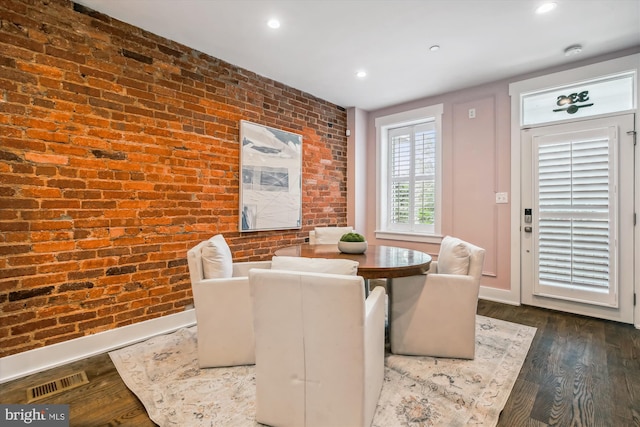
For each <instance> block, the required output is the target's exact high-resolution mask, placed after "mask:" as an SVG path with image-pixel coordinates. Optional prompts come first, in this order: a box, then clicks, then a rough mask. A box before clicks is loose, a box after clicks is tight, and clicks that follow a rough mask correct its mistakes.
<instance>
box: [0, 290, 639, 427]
mask: <svg viewBox="0 0 640 427" xmlns="http://www.w3.org/2000/svg"><path fill="white" fill-rule="evenodd" d="M478 314H482V315H484V316H489V317H494V318H497V319H503V320H508V321H511V322H517V323H522V324H525V325H529V326H534V327H536V328H538V331H537V333H536V336H535V338H534V340H533V343H532V345H531V349H530V350H529V354H528V355H527V359H526V360H525V362H524V365H523V366H522V370H521V371H520V375H519V376H518V379H517V381H516V383H515V386H514V388H513V391H512V392H511V395H510V397H509V400H508V401H507V404H506V406H505V408H504V411H503V412H502V415H501V416H500V420H499V422H498V426H499V427H520V426H529V427H535V426H560V427H564V426H567V427H579V426H611V427H627V426H629V427H631V426H640V331H638V330H636V329H634V327H633V326H631V325H624V324H620V323H615V322H609V321H605V320H598V319H592V318H588V317H582V316H575V315H571V314H566V313H559V312H555V311H550V310H543V309H539V308H534V307H527V306H521V307H515V306H510V305H504V304H498V303H494V302H489V301H480V302H479V304H478ZM78 370H84V371H85V372H86V373H87V376H88V377H89V381H90V382H89V384H87V385H84V386H80V387H78V388H76V389H73V390H69V391H67V392H65V393H62V394H59V395H57V396H54V397H52V398H48V399H45V400H42V401H39V402H35V403H49V404H69V405H70V419H71V423H70V425H71V426H82V427H85V426H135V427H144V426H154V425H155V424H154V423H153V422H152V421H151V420H150V419H149V418H148V416H147V414H146V412H145V410H144V407H143V406H142V405H141V404H140V402H139V401H138V399H137V398H136V397H135V395H134V394H133V393H131V392H130V391H129V389H128V388H127V387H126V386H125V385H124V383H123V382H122V380H121V379H120V377H119V376H118V372H117V371H116V369H115V367H114V366H113V364H112V363H111V359H110V358H109V356H108V355H106V354H102V355H98V356H94V357H91V358H88V359H85V360H81V361H78V362H75V363H71V364H69V365H65V366H62V367H59V368H55V369H51V370H49V371H46V372H42V373H38V374H34V375H31V376H29V377H25V378H21V379H18V380H15V381H12V382H9V383H5V384H1V385H0V403H26V391H25V390H26V389H27V388H28V387H32V386H34V385H37V384H41V383H43V382H47V381H51V380H54V379H57V378H60V377H64V376H66V375H69V374H71V373H73V372H76V371H78ZM186 427H188V426H186Z"/></svg>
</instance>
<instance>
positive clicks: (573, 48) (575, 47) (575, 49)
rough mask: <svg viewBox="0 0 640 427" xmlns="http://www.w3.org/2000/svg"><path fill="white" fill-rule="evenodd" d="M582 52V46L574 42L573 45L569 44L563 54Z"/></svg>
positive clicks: (569, 54)
mask: <svg viewBox="0 0 640 427" xmlns="http://www.w3.org/2000/svg"><path fill="white" fill-rule="evenodd" d="M580 52H582V46H580V45H579V44H574V45H573V46H569V47H568V48H566V49H565V50H564V56H573V55H577V54H579V53H580Z"/></svg>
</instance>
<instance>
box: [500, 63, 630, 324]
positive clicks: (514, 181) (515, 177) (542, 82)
mask: <svg viewBox="0 0 640 427" xmlns="http://www.w3.org/2000/svg"><path fill="white" fill-rule="evenodd" d="M638 64H640V54H634V55H629V56H624V57H621V58H617V59H612V60H609V61H604V62H599V63H596V64H591V65H587V66H584V67H579V68H574V69H571V70H565V71H560V72H557V73H552V74H547V75H544V76H540V77H535V78H532V79H528V80H522V81H519V82H514V83H511V84H510V85H509V96H510V97H511V296H512V299H513V300H517V301H519V302H520V303H522V289H521V287H522V283H521V277H520V276H521V270H522V266H521V259H520V243H521V242H520V219H521V215H520V213H521V210H522V206H520V198H521V193H520V186H521V179H520V173H519V172H518V171H520V161H521V154H522V153H521V141H520V132H521V130H522V128H523V127H522V126H520V123H521V114H522V111H521V102H520V98H521V94H522V93H527V92H532V91H535V90H542V89H545V88H551V87H557V86H564V85H570V84H572V83H575V82H577V81H582V80H590V79H595V78H598V77H600V76H606V75H609V74H613V73H620V72H625V71H633V70H635V71H636V82H635V89H636V94H635V104H636V109H634V110H630V111H628V112H627V113H635V128H636V131H638V130H640V117H639V116H640V114H638V108H637V105H638V101H639V100H640V87H639V86H640V85H639V84H638V81H637V80H638V75H637V73H638V71H639V67H638ZM622 113H623V112H618V113H615V115H618V114H622ZM603 116H610V114H609V115H603ZM596 117H601V116H593V117H592V118H596ZM556 123H562V122H561V121H559V122H556ZM548 124H549V123H545V124H540V125H548ZM635 151H636V159H635V162H636V165H640V159H639V157H640V154H639V153H640V148H638V149H636V150H635ZM639 172H640V171H639ZM635 180H636V182H635V190H634V192H635V194H634V199H635V200H636V201H640V173H636V176H635ZM636 203H637V202H636ZM634 252H635V254H634V256H635V258H634V264H635V265H640V224H639V225H638V226H636V227H635V230H634ZM634 274H635V275H634V280H633V282H634V292H635V294H636V295H638V296H639V297H640V280H639V276H640V272H638V271H635V273H634ZM633 318H634V325H635V327H636V328H637V329H640V302H639V303H637V304H636V306H635V307H634V316H633Z"/></svg>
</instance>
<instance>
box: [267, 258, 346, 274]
mask: <svg viewBox="0 0 640 427" xmlns="http://www.w3.org/2000/svg"><path fill="white" fill-rule="evenodd" d="M358 265H359V264H358V262H357V261H352V260H349V259H329V258H303V257H290V256H274V257H273V258H272V259H271V268H272V269H273V270H289V271H306V272H309V273H329V274H345V275H348V276H355V275H356V274H357V273H358Z"/></svg>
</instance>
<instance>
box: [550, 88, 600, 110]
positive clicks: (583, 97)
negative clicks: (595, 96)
mask: <svg viewBox="0 0 640 427" xmlns="http://www.w3.org/2000/svg"><path fill="white" fill-rule="evenodd" d="M587 101H589V91H588V90H584V91H582V92H579V93H578V92H576V93H572V94H571V95H568V96H567V95H560V96H559V97H558V99H557V100H556V105H558V106H559V107H562V106H564V105H567V107H563V108H556V109H555V110H553V112H554V113H557V112H560V111H566V112H567V113H568V114H575V113H577V112H578V110H579V109H581V108H584V107H591V106H592V105H593V102H592V103H589V104H582V105H578V104H577V103H578V102H587Z"/></svg>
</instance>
